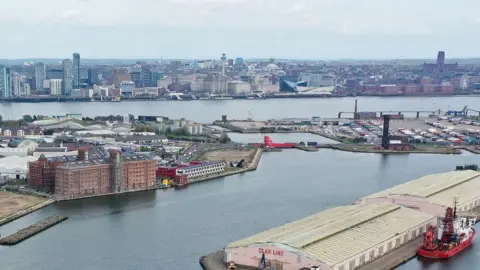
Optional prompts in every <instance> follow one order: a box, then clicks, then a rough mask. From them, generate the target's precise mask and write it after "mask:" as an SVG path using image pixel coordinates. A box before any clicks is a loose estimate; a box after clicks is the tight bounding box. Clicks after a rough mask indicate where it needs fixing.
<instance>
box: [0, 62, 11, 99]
mask: <svg viewBox="0 0 480 270" xmlns="http://www.w3.org/2000/svg"><path fill="white" fill-rule="evenodd" d="M11 80H12V79H11V77H10V68H9V67H6V66H2V65H0V98H10V97H12V81H11Z"/></svg>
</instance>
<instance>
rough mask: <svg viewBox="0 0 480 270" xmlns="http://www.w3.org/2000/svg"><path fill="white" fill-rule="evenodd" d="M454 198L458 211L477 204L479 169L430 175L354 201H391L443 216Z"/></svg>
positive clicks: (478, 199)
mask: <svg viewBox="0 0 480 270" xmlns="http://www.w3.org/2000/svg"><path fill="white" fill-rule="evenodd" d="M454 199H457V209H458V210H459V211H460V212H462V211H463V212H466V211H470V210H472V209H474V208H476V207H479V206H480V172H477V171H471V170H465V171H452V172H447V173H438V174H431V175H427V176H423V177H420V178H418V179H416V180H413V181H410V182H407V183H404V184H401V185H398V186H395V187H393V188H390V189H386V190H384V191H381V192H378V193H375V194H372V195H369V196H367V197H365V198H362V199H360V200H358V201H357V202H356V203H357V204H364V203H378V202H390V203H394V204H398V205H401V206H405V207H409V208H413V209H417V210H419V211H422V212H424V213H428V214H433V215H437V216H443V215H444V214H445V209H446V208H447V207H451V206H453V202H454Z"/></svg>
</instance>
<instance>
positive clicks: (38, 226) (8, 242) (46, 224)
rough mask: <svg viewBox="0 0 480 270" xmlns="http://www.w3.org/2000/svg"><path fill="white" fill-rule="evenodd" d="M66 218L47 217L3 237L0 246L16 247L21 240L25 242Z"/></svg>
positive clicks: (57, 216) (58, 216)
mask: <svg viewBox="0 0 480 270" xmlns="http://www.w3.org/2000/svg"><path fill="white" fill-rule="evenodd" d="M67 219H68V217H66V216H61V215H57V214H55V215H52V216H49V217H47V218H46V219H43V220H41V221H39V222H37V223H35V224H33V225H30V226H28V227H26V228H24V229H21V230H19V231H18V232H16V233H14V234H11V235H9V236H7V237H4V238H2V239H0V245H3V246H13V245H16V244H18V243H20V242H22V241H23V240H26V239H28V238H30V237H32V236H34V235H35V234H37V233H40V232H42V231H44V230H46V229H48V228H50V227H52V226H54V225H57V224H58V223H60V222H62V221H65V220H67Z"/></svg>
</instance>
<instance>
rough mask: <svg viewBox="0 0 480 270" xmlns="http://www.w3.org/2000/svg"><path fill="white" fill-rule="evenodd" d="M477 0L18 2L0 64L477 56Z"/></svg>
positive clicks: (4, 14) (6, 11) (5, 30)
mask: <svg viewBox="0 0 480 270" xmlns="http://www.w3.org/2000/svg"><path fill="white" fill-rule="evenodd" d="M479 10H480V1H479V0H461V1H452V0H15V1H2V4H1V5H0V37H1V38H0V58H9V59H13V58H32V57H35V58H40V57H50V58H64V57H71V54H72V52H74V51H78V52H79V53H80V54H81V55H82V57H84V58H161V57H163V58H196V59H202V58H219V57H220V55H221V53H222V52H225V53H226V54H227V56H228V57H232V58H234V57H245V58H250V57H262V58H268V57H276V58H302V59H339V58H342V59H346V58H363V59H365V58H369V59H386V58H432V59H433V58H435V57H436V53H437V51H438V50H445V51H446V53H447V58H451V57H476V56H480V12H479Z"/></svg>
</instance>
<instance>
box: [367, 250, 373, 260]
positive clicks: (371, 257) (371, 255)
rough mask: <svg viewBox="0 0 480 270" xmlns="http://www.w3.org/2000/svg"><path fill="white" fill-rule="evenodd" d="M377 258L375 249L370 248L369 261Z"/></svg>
mask: <svg viewBox="0 0 480 270" xmlns="http://www.w3.org/2000/svg"><path fill="white" fill-rule="evenodd" d="M374 258H375V250H370V257H369V258H368V260H369V261H371V260H373V259H374Z"/></svg>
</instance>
